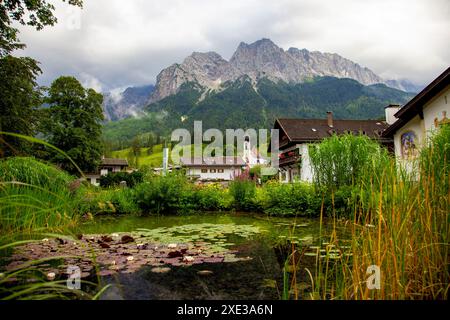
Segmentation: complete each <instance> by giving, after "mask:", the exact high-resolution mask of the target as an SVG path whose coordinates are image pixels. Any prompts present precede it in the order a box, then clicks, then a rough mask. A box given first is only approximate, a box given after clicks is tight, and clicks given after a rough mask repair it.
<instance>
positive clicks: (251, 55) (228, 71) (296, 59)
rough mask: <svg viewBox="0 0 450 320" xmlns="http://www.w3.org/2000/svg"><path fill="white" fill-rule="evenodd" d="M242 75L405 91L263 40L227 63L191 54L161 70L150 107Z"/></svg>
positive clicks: (332, 56)
mask: <svg viewBox="0 0 450 320" xmlns="http://www.w3.org/2000/svg"><path fill="white" fill-rule="evenodd" d="M244 75H246V76H248V77H249V78H250V79H251V80H252V82H254V83H256V82H257V81H258V80H260V79H262V78H267V79H269V80H272V81H280V80H281V81H284V82H288V83H301V82H303V81H305V79H308V78H313V77H318V76H319V77H320V76H331V77H336V78H351V79H354V80H356V81H358V82H360V83H362V84H364V85H371V84H376V83H384V84H386V85H388V86H390V87H394V88H398V89H401V90H403V89H404V88H405V85H404V84H400V83H399V82H397V81H386V80H384V79H382V78H381V77H379V76H377V75H376V74H375V73H374V72H372V71H371V70H370V69H368V68H365V67H362V66H360V65H359V64H357V63H355V62H353V61H350V60H348V59H346V58H343V57H342V56H340V55H338V54H336V53H322V52H319V51H308V50H307V49H297V48H289V49H288V50H287V51H284V50H283V49H282V48H280V47H279V46H277V45H276V44H275V43H274V42H273V41H272V40H270V39H266V38H263V39H261V40H258V41H256V42H254V43H251V44H247V43H245V42H241V43H240V44H239V46H238V48H237V49H236V51H235V52H234V54H233V56H232V57H231V59H230V61H227V60H225V59H224V58H222V57H221V56H220V55H219V54H218V53H216V52H206V53H201V52H194V53H192V54H191V55H190V56H188V57H187V58H186V59H185V60H184V61H183V63H182V64H174V65H172V66H170V67H169V68H167V69H164V70H163V71H162V72H161V73H160V74H159V75H158V78H157V84H156V89H155V91H154V92H153V94H152V97H151V99H150V103H152V102H156V101H159V100H161V99H163V98H165V97H167V96H169V95H173V94H176V93H177V92H178V90H179V88H180V87H181V86H182V85H183V83H186V82H195V83H197V84H198V85H199V86H200V87H202V88H204V92H207V91H209V90H220V89H221V86H222V85H223V84H224V83H226V82H229V81H236V80H237V79H239V78H241V77H242V76H244Z"/></svg>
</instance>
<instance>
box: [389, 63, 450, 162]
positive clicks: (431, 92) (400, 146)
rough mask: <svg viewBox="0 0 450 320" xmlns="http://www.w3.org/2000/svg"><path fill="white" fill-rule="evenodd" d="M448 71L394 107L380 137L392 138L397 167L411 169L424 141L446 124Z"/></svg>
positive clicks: (449, 107)
mask: <svg viewBox="0 0 450 320" xmlns="http://www.w3.org/2000/svg"><path fill="white" fill-rule="evenodd" d="M449 99H450V68H447V70H445V71H444V72H443V73H442V74H441V75H440V76H438V77H437V78H436V79H435V80H433V81H432V82H431V83H430V84H429V85H428V86H427V87H426V88H425V89H423V90H422V91H421V92H420V93H419V94H418V95H417V96H415V97H414V98H413V99H412V100H411V101H409V102H408V103H407V104H405V105H404V106H403V107H400V106H394V107H393V108H392V111H391V114H392V115H393V116H392V120H393V121H391V126H390V127H389V128H387V129H386V130H385V131H384V133H383V137H385V138H389V139H393V140H394V144H395V155H396V158H397V160H398V162H399V163H400V164H403V165H404V166H405V167H406V168H409V169H410V170H413V164H414V159H415V158H416V157H417V156H418V154H419V152H420V148H421V147H422V146H423V145H424V144H425V143H426V140H427V138H428V137H429V136H430V135H431V134H432V133H433V132H434V131H435V130H437V129H438V128H439V127H440V126H441V125H443V124H446V123H449V122H450V121H449V118H448V115H450V102H449Z"/></svg>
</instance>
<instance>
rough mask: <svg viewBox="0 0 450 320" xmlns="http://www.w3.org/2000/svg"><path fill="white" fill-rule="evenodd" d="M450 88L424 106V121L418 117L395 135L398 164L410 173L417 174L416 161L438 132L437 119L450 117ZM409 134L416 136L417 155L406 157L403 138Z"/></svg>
mask: <svg viewBox="0 0 450 320" xmlns="http://www.w3.org/2000/svg"><path fill="white" fill-rule="evenodd" d="M449 99H450V86H447V88H446V89H445V90H443V91H442V92H441V93H440V94H439V95H437V96H436V97H434V98H433V99H432V100H431V101H429V102H428V103H427V104H425V105H424V106H423V119H421V118H420V117H419V116H418V115H417V116H415V117H414V118H413V119H411V120H410V121H409V122H408V123H407V124H405V125H404V126H403V127H402V128H400V129H399V130H398V131H397V132H396V133H395V134H394V145H395V156H396V158H397V161H398V163H399V164H400V165H401V166H402V167H403V168H405V169H407V171H408V172H410V173H414V172H417V168H416V165H417V164H416V163H415V162H416V159H417V155H418V154H419V151H420V149H421V148H422V147H423V146H424V145H425V143H426V141H427V139H428V138H429V136H430V135H431V134H432V132H433V131H435V130H436V127H435V119H436V118H437V119H438V120H439V121H441V120H442V119H443V118H444V114H446V116H447V118H448V117H449V116H450V104H449ZM407 132H414V134H415V136H416V140H415V145H416V148H417V153H416V154H415V155H412V156H411V155H409V156H408V155H405V154H403V152H402V141H401V139H402V136H403V135H404V134H405V133H407Z"/></svg>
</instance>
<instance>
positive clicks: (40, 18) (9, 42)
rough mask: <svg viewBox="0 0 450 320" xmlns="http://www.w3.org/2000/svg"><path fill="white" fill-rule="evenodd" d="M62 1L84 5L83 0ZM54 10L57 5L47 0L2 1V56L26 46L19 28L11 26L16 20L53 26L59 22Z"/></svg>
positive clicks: (0, 45)
mask: <svg viewBox="0 0 450 320" xmlns="http://www.w3.org/2000/svg"><path fill="white" fill-rule="evenodd" d="M62 1H63V2H67V3H69V5H73V6H78V7H82V6H83V0H62ZM54 10H55V7H54V6H53V5H52V4H50V3H48V2H47V1H46V0H2V1H0V57H4V56H6V55H8V54H10V53H11V52H12V51H14V50H16V49H23V48H24V47H25V45H24V44H22V43H20V42H19V39H18V33H19V31H18V30H17V28H14V27H12V26H11V25H12V24H13V23H14V22H18V23H20V24H21V25H28V26H32V27H35V28H36V29H37V30H42V29H43V28H44V27H45V26H53V25H55V23H56V22H58V20H57V18H56V17H55V16H54V14H53V12H54Z"/></svg>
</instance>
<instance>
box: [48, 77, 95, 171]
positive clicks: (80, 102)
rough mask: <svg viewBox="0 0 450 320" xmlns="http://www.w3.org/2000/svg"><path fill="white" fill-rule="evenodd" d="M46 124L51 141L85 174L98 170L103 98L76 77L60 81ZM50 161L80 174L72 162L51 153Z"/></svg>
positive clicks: (56, 83) (54, 85)
mask: <svg viewBox="0 0 450 320" xmlns="http://www.w3.org/2000/svg"><path fill="white" fill-rule="evenodd" d="M47 103H48V104H49V108H48V109H46V112H47V114H46V117H45V118H46V121H45V124H44V126H43V128H44V130H43V131H44V134H45V135H46V137H47V139H48V142H49V143H51V144H53V145H54V146H56V147H57V148H59V149H61V150H63V151H65V152H66V153H67V154H68V155H69V156H70V157H71V158H72V160H74V161H75V162H76V163H77V165H78V166H79V167H80V169H81V170H83V171H95V170H96V169H97V167H98V164H99V162H100V160H101V151H102V143H101V121H102V120H103V112H102V103H103V96H102V95H101V94H99V93H97V92H95V90H93V89H85V88H83V86H82V85H81V84H80V82H78V80H77V79H75V78H74V77H60V78H58V79H56V80H55V81H54V82H53V83H52V85H51V87H50V89H49V91H48V98H47ZM50 160H51V161H53V162H55V163H57V164H58V165H60V166H61V167H62V168H63V169H65V170H67V171H69V172H71V173H77V170H76V168H74V166H73V165H72V164H71V162H70V161H69V160H68V159H67V158H66V157H64V156H63V155H61V154H57V153H54V152H51V154H50Z"/></svg>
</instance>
